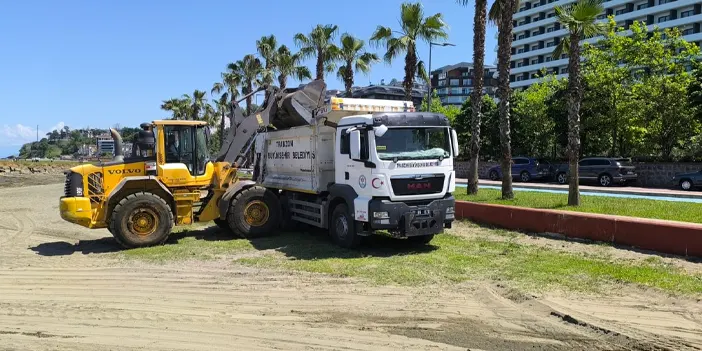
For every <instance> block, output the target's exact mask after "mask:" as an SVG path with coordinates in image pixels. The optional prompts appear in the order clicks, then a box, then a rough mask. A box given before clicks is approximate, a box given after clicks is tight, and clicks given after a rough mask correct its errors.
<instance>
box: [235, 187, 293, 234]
mask: <svg viewBox="0 0 702 351" xmlns="http://www.w3.org/2000/svg"><path fill="white" fill-rule="evenodd" d="M280 212H281V211H280V202H279V201H278V197H277V196H275V194H273V192H271V191H270V190H268V189H266V188H264V187H261V186H253V187H250V188H248V189H244V190H242V191H241V192H240V193H238V194H237V195H236V196H235V197H234V199H233V200H232V203H231V205H230V206H229V213H227V222H229V227H230V228H231V229H232V230H233V231H234V233H236V234H237V235H239V236H241V237H243V238H257V237H261V236H265V235H268V234H272V233H273V232H274V231H275V230H276V229H277V227H278V225H279V224H280V221H281V213H280Z"/></svg>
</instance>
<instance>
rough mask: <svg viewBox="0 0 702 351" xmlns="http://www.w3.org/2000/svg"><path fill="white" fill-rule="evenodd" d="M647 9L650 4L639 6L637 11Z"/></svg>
mask: <svg viewBox="0 0 702 351" xmlns="http://www.w3.org/2000/svg"><path fill="white" fill-rule="evenodd" d="M645 8H648V3H646V4H641V5H639V6H636V9H637V10H643V9H645Z"/></svg>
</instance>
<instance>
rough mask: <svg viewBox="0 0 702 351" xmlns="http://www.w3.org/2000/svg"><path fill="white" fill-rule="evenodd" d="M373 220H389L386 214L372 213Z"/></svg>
mask: <svg viewBox="0 0 702 351" xmlns="http://www.w3.org/2000/svg"><path fill="white" fill-rule="evenodd" d="M373 218H379V219H384V218H390V216H389V215H388V213H387V212H373Z"/></svg>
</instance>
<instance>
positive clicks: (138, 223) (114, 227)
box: [109, 192, 173, 248]
mask: <svg viewBox="0 0 702 351" xmlns="http://www.w3.org/2000/svg"><path fill="white" fill-rule="evenodd" d="M171 228H173V212H171V208H170V206H168V203H166V201H165V200H163V199H162V198H161V197H159V196H158V195H156V194H152V193H147V192H139V193H135V194H131V195H128V196H126V197H125V198H123V199H122V200H120V202H119V203H118V204H117V205H116V206H115V208H114V210H113V212H112V219H111V220H110V227H109V231H110V233H112V235H113V236H114V237H115V239H116V240H117V242H118V243H119V244H120V245H122V246H123V247H125V248H134V247H145V246H153V245H160V244H163V243H164V242H165V241H166V239H167V238H168V234H170V232H171Z"/></svg>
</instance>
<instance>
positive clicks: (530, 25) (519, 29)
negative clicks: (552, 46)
mask: <svg viewBox="0 0 702 351" xmlns="http://www.w3.org/2000/svg"><path fill="white" fill-rule="evenodd" d="M557 21H558V20H557V19H556V17H551V18H544V19H542V20H540V21H538V22H531V23H527V24H525V25H521V26H517V27H514V33H517V32H519V33H521V32H525V31H526V32H531V31H533V30H534V28H538V27H541V26H544V27H548V26H549V25H552V24H554V23H556V22H557Z"/></svg>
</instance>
